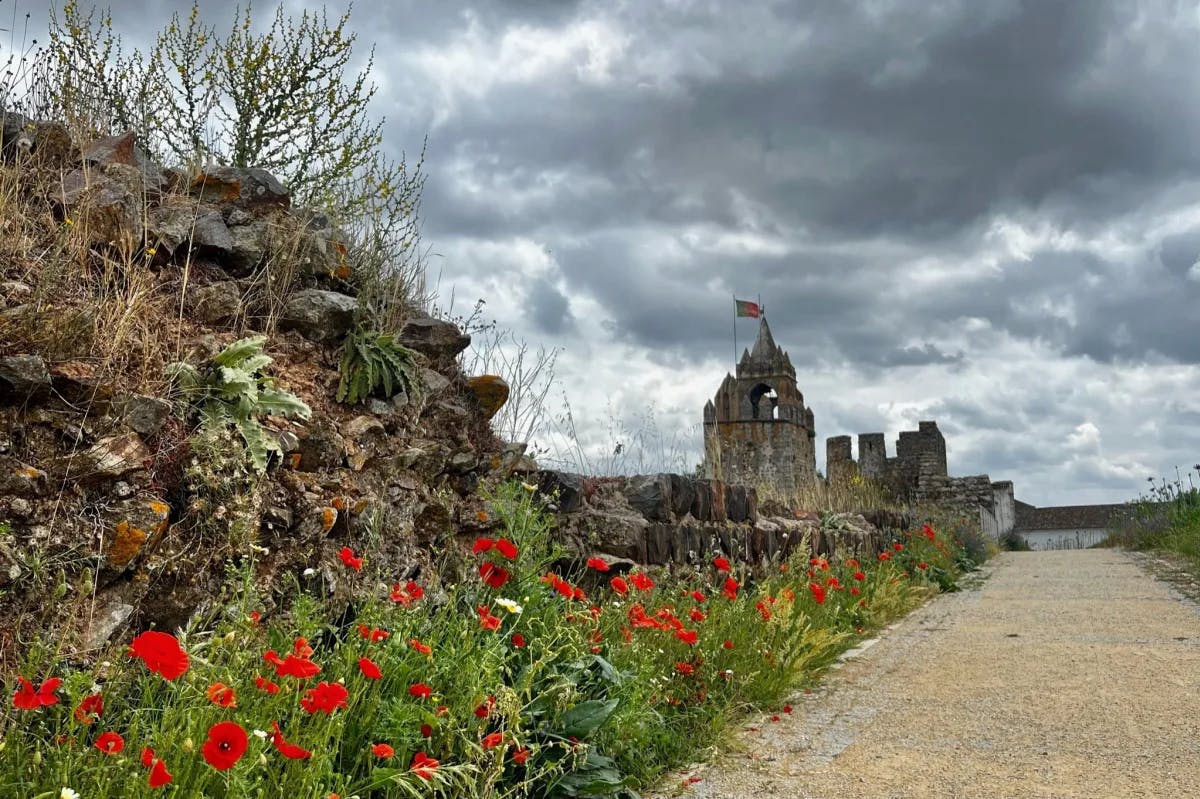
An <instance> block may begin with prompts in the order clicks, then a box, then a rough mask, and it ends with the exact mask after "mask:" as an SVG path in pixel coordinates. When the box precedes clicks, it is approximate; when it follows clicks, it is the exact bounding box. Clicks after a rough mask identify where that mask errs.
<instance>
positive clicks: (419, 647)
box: [408, 638, 433, 657]
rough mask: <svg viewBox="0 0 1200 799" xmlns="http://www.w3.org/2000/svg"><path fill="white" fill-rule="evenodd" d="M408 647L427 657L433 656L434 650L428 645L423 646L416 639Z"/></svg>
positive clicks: (411, 640) (410, 641)
mask: <svg viewBox="0 0 1200 799" xmlns="http://www.w3.org/2000/svg"><path fill="white" fill-rule="evenodd" d="M408 645H409V646H411V647H412V648H413V649H415V650H417V651H418V652H420V653H421V654H422V655H425V656H426V657H428V656H429V655H432V654H433V649H431V648H430V647H429V645H428V644H423V643H421V642H420V641H418V640H417V639H416V638H413V639H410V640H409V642H408Z"/></svg>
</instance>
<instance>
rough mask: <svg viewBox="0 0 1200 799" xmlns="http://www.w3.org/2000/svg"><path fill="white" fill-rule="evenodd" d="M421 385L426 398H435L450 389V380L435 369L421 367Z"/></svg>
mask: <svg viewBox="0 0 1200 799" xmlns="http://www.w3.org/2000/svg"><path fill="white" fill-rule="evenodd" d="M421 385H422V386H423V387H424V392H423V393H424V394H425V396H426V397H430V398H432V397H436V396H437V395H438V394H441V393H442V392H443V391H445V390H446V389H447V388H449V387H450V379H449V378H448V377H446V376H445V375H443V374H442V373H441V372H439V371H437V370H436V369H429V368H427V367H421Z"/></svg>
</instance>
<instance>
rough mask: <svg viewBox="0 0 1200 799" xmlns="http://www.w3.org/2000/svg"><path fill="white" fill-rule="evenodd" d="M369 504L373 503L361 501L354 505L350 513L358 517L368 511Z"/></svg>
mask: <svg viewBox="0 0 1200 799" xmlns="http://www.w3.org/2000/svg"><path fill="white" fill-rule="evenodd" d="M369 504H371V503H369V502H367V501H366V500H365V499H360V500H359V501H358V502H355V503H354V507H353V508H352V509H351V510H350V512H351V513H353V514H354V515H355V516H357V515H358V514H360V513H362V512H363V511H365V510H366V509H367V505H369Z"/></svg>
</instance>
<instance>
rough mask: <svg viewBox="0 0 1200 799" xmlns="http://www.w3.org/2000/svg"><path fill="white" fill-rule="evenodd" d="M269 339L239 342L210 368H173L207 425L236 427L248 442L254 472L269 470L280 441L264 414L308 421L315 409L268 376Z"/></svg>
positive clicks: (180, 364) (176, 365)
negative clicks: (266, 346) (267, 428)
mask: <svg viewBox="0 0 1200 799" xmlns="http://www.w3.org/2000/svg"><path fill="white" fill-rule="evenodd" d="M266 340H267V337H266V336H251V337H249V338H243V339H239V340H237V341H235V342H233V343H232V344H230V345H229V346H228V347H226V348H225V349H224V350H222V351H221V352H220V353H218V354H217V355H216V356H215V357H214V358H213V359H212V361H211V362H210V364H209V365H208V366H207V367H205V368H204V369H198V368H196V367H195V366H193V365H191V364H189V363H184V362H176V363H172V364H169V365H168V366H167V372H168V374H169V376H170V377H171V379H172V380H173V381H174V383H175V386H176V390H177V392H178V396H179V398H180V399H182V400H183V401H184V402H186V403H188V405H190V406H192V407H193V408H194V409H195V410H196V411H197V413H198V414H199V416H200V423H201V426H202V427H204V428H206V429H208V430H220V429H223V428H225V427H227V426H229V425H233V426H234V427H235V428H236V429H237V431H238V433H239V434H240V435H241V437H242V440H243V441H244V442H245V444H246V454H247V456H248V457H249V459H250V463H251V465H252V467H253V468H254V471H256V472H258V473H259V474H261V473H263V472H265V471H266V470H267V460H268V458H269V457H270V454H271V453H272V452H274V453H280V449H279V443H278V442H277V441H276V440H275V438H274V437H273V436H270V435H268V434H267V433H266V432H265V431H264V430H263V428H262V425H261V424H260V423H259V417H262V416H268V415H273V416H285V417H292V418H298V419H304V420H307V419H308V418H309V416H310V415H311V413H312V411H311V410H310V409H309V407H308V406H307V405H305V404H304V402H303V401H301V400H300V398H299V397H297V396H296V395H295V394H292V393H290V392H288V391H284V390H282V389H279V388H276V387H275V384H274V381H273V380H272V379H271V378H269V377H266V376H264V375H262V374H260V373H261V372H262V370H263V369H265V368H266V367H268V366H270V364H271V358H270V356H268V355H265V354H264V353H263V351H262V349H263V344H265V343H266Z"/></svg>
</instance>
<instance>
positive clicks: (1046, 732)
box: [652, 550, 1200, 799]
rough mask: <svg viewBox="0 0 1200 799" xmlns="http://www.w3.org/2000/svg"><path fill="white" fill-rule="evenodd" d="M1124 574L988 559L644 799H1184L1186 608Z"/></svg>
mask: <svg viewBox="0 0 1200 799" xmlns="http://www.w3.org/2000/svg"><path fill="white" fill-rule="evenodd" d="M1138 563H1139V561H1137V560H1136V559H1135V558H1134V557H1133V556H1131V555H1129V554H1127V553H1123V552H1119V551H1112V550H1082V551H1080V550H1076V551H1068V552H1021V553H1016V552H1014V553H1004V554H1002V555H1000V556H999V557H997V558H995V559H994V560H993V561H992V562H991V563H989V564H988V566H987V567H986V568H985V577H986V579H984V580H983V581H981V582H979V583H977V584H975V585H974V587H971V588H968V589H967V590H965V591H962V592H960V593H957V594H949V595H945V596H941V597H938V598H937V599H935V600H934V601H933V602H931V603H929V604H928V605H926V606H925V607H923V608H921V609H919V610H918V611H916V612H915V613H913V614H911V615H910V616H908V617H906V618H905V619H904V620H902V621H901V622H900V623H899V624H897V625H895V626H894V627H892V628H890V629H888V630H887V631H886V632H884V633H883V635H882V636H881V637H880V638H879V639H877V640H876V641H875V642H874V643H873V644H872V643H870V642H868V645H867V647H866V648H865V649H863V650H862V651H861V652H859V653H858V654H857V655H855V656H853V657H850V658H849V659H848V660H847V661H846V663H845V665H844V666H842V667H841V668H840V669H839V670H838V671H836V672H835V673H832V674H830V675H828V676H827V677H826V679H825V681H824V683H823V685H822V687H821V688H819V689H817V690H815V691H814V692H813V693H812V694H810V695H802V696H797V697H796V698H795V699H793V700H792V705H793V706H794V711H793V712H792V713H791V714H790V715H786V714H781V720H780V721H779V722H772V721H771V720H770V719H769V718H763V719H755V720H752V721H751V722H750V724H748V725H747V726H746V728H744V729H743V730H742V731H741V732H739V733H738V735H737V736H736V738H735V740H734V741H733V742H732V743H731V745H730V747H729V749H728V751H726V752H725V753H724V754H722V755H720V756H719V757H718V758H717V760H715V761H714V762H713V763H711V764H708V765H704V766H699V767H697V768H695V769H692V770H689V771H687V772H682V773H679V774H675V775H674V776H673V777H672V778H671V780H670V781H668V782H667V783H665V785H666V786H667V787H666V788H665V789H664V790H663V791H662V792H660V793H658V794H652V795H656V796H660V797H663V796H695V797H703V798H704V799H734V797H738V798H739V799H740V797H754V799H801V798H802V797H810V798H811V799H884V797H887V798H888V799H892V798H893V797H894V798H895V799H901V798H903V799H924V798H925V797H931V798H935V797H971V799H976V797H978V798H979V799H988V798H989V797H995V798H996V799H1011V798H1013V797H1054V798H1055V799H1058V797H1079V799H1096V798H1097V797H1193V796H1200V608H1198V606H1197V605H1196V604H1195V603H1193V602H1191V601H1190V600H1186V599H1184V598H1183V597H1182V595H1180V594H1179V593H1177V592H1176V591H1175V590H1174V589H1173V588H1171V587H1170V586H1169V585H1168V584H1167V583H1165V582H1162V581H1160V580H1158V579H1156V578H1155V577H1153V576H1152V575H1151V574H1150V573H1149V572H1147V571H1145V570H1143V569H1142V568H1141V567H1140V566H1139V565H1138ZM689 777H691V778H698V781H696V782H694V784H689V785H687V786H684V785H683V781H684V780H686V779H687V778H689Z"/></svg>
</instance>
